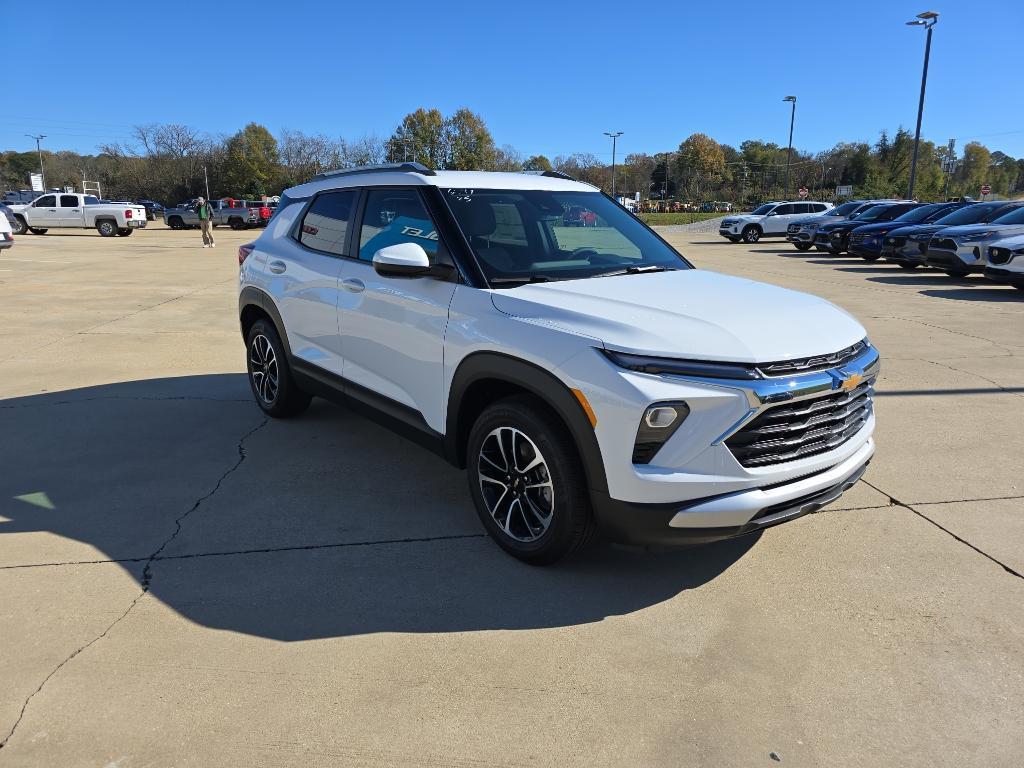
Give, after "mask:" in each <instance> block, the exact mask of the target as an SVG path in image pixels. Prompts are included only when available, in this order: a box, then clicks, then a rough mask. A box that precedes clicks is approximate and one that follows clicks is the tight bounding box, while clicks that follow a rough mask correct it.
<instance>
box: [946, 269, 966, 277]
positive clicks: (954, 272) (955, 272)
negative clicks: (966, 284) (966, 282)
mask: <svg viewBox="0 0 1024 768" xmlns="http://www.w3.org/2000/svg"><path fill="white" fill-rule="evenodd" d="M942 271H943V272H945V273H946V274H947V275H949V276H950V277H956V278H961V277H967V276H968V275H969V274H971V273H970V272H968V271H967V270H966V269H955V268H954V269H944V270H942Z"/></svg>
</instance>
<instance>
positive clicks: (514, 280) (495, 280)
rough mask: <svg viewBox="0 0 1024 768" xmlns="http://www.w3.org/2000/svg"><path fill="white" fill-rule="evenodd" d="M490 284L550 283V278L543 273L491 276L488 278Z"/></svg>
mask: <svg viewBox="0 0 1024 768" xmlns="http://www.w3.org/2000/svg"><path fill="white" fill-rule="evenodd" d="M487 282H489V283H490V284H491V285H527V284H529V283H550V282H551V278H550V277H545V276H544V275H530V276H529V277H492V278H491V279H490V280H488V281H487Z"/></svg>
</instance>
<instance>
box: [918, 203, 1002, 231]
mask: <svg viewBox="0 0 1024 768" xmlns="http://www.w3.org/2000/svg"><path fill="white" fill-rule="evenodd" d="M1001 207H1002V206H999V205H986V204H985V203H976V204H974V205H965V206H964V207H963V208H961V209H960V210H958V211H953V213H951V214H949V215H948V216H943V217H942V218H941V219H937V220H936V221H935V223H936V224H942V225H943V226H944V227H955V226H957V225H959V224H977V223H978V222H979V221H983V220H985V219H987V218H988V217H989V215H991V213H992V212H993V211H996V210H999V208H1001Z"/></svg>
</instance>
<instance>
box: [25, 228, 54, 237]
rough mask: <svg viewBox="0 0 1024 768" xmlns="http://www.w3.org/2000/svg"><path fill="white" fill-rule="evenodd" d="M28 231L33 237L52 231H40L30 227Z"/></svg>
mask: <svg viewBox="0 0 1024 768" xmlns="http://www.w3.org/2000/svg"><path fill="white" fill-rule="evenodd" d="M28 231H29V232H31V233H32V234H33V235H45V234H46V233H47V232H49V231H50V230H48V229H40V228H39V227H29V228H28Z"/></svg>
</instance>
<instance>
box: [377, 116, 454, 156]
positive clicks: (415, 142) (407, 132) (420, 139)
mask: <svg viewBox="0 0 1024 768" xmlns="http://www.w3.org/2000/svg"><path fill="white" fill-rule="evenodd" d="M387 155H388V157H389V158H390V159H391V161H392V162H396V163H397V162H404V161H414V162H417V163H422V164H423V165H425V166H427V168H443V167H444V165H445V160H446V157H445V119H444V117H443V116H442V115H441V113H440V112H439V111H438V110H436V109H423V108H422V107H420V108H419V109H417V110H416V111H415V112H410V113H409V114H408V115H406V116H405V117H404V118H403V119H402V122H401V123H400V124H399V126H398V127H397V128H396V129H395V132H394V133H393V134H391V138H390V139H388V143H387Z"/></svg>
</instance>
